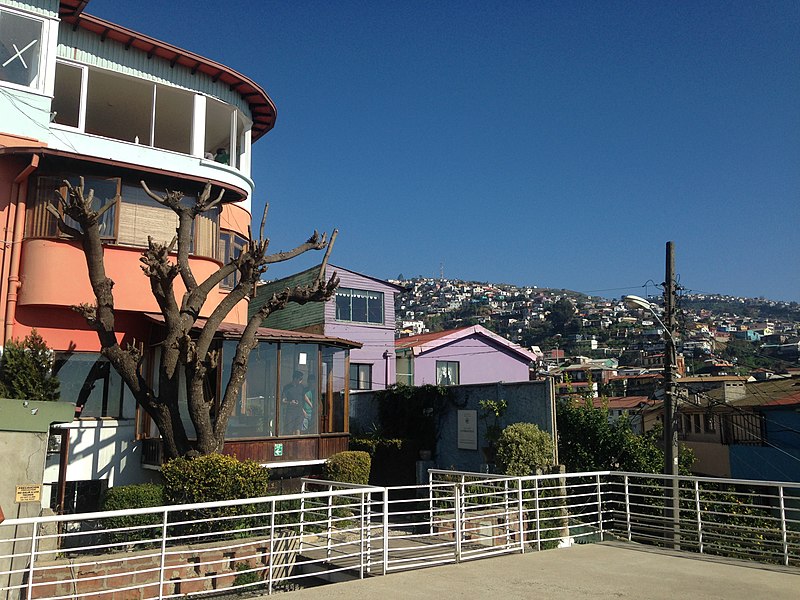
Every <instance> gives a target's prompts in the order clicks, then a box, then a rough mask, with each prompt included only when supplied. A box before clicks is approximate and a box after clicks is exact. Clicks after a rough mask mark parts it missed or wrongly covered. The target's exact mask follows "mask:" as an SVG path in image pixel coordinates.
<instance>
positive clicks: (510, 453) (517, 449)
mask: <svg viewBox="0 0 800 600" xmlns="http://www.w3.org/2000/svg"><path fill="white" fill-rule="evenodd" d="M552 462H553V440H552V439H551V437H550V434H549V433H547V432H544V431H542V430H541V429H539V428H538V427H537V426H536V425H534V424H533V423H514V424H513V425H509V426H508V427H506V428H505V429H503V431H502V433H501V434H500V438H499V439H498V440H497V465H498V466H499V467H500V469H501V470H502V472H503V473H504V474H506V475H511V476H513V477H525V476H526V475H530V474H532V473H533V472H534V471H535V470H536V469H542V468H545V467H549V466H550V465H551V464H552Z"/></svg>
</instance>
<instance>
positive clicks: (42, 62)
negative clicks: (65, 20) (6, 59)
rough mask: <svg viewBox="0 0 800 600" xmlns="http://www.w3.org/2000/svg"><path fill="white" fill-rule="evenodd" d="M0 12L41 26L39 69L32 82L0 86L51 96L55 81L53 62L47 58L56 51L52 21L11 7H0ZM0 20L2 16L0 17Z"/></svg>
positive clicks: (1, 84)
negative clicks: (35, 22)
mask: <svg viewBox="0 0 800 600" xmlns="http://www.w3.org/2000/svg"><path fill="white" fill-rule="evenodd" d="M0 12H5V13H8V14H12V15H16V16H18V17H21V18H24V19H31V20H32V21H39V22H40V23H41V24H42V30H41V31H42V32H41V37H40V39H39V43H40V44H41V47H40V49H39V69H38V71H37V75H36V79H35V80H34V82H33V83H32V84H31V85H22V84H19V83H13V82H11V81H5V80H0V86H3V87H8V88H12V89H15V90H23V91H26V92H33V93H36V94H42V95H49V96H52V95H53V80H54V79H55V77H54V75H55V62H54V61H53V62H51V61H48V57H50V56H53V55H55V50H56V43H57V40H56V36H55V35H54V32H55V31H57V28H55V27H52V26H51V23H52V22H53V21H54V19H52V18H47V17H43V16H42V15H37V14H34V13H31V12H28V11H24V10H18V9H15V8H12V7H11V6H6V5H5V4H2V5H0ZM0 19H2V15H0Z"/></svg>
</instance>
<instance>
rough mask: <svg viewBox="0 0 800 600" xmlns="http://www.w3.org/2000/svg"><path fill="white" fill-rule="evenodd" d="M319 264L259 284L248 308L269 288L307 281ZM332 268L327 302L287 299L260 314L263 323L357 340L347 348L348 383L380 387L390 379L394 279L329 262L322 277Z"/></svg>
mask: <svg viewBox="0 0 800 600" xmlns="http://www.w3.org/2000/svg"><path fill="white" fill-rule="evenodd" d="M319 269H320V265H317V266H315V267H312V268H310V269H307V270H305V271H303V272H302V273H297V274H296V275H292V276H290V277H285V278H283V279H277V280H275V281H269V282H266V283H264V284H262V285H259V286H258V288H257V289H256V295H255V297H254V298H253V299H252V300H251V301H250V307H249V310H250V314H251V315H252V314H255V312H256V311H258V309H259V308H261V306H263V305H264V303H265V302H267V301H268V300H269V299H270V297H271V296H272V294H274V293H276V292H280V291H281V290H284V289H286V288H287V287H293V286H296V285H304V284H308V283H311V282H312V281H313V280H314V278H315V277H316V276H317V274H318V273H319ZM334 272H336V273H337V274H338V276H339V279H340V283H339V288H338V289H337V290H336V296H335V297H334V298H331V299H330V300H329V301H328V302H326V303H324V304H323V303H319V302H316V303H310V304H304V305H302V306H301V305H299V304H290V305H289V306H287V307H286V308H285V309H284V310H282V311H280V312H277V313H273V314H272V315H270V316H269V317H268V318H267V319H265V320H264V323H263V325H264V327H272V328H276V329H283V330H292V331H304V332H307V333H314V334H317V335H324V336H330V337H334V338H337V339H347V340H352V341H354V342H357V343H359V344H361V347H360V348H358V349H353V350H351V351H350V360H349V363H348V366H347V372H348V378H349V389H350V390H351V391H359V390H383V389H386V387H387V386H389V385H392V384H393V383H394V382H395V355H394V331H395V294H398V293H399V292H401V291H402V290H403V288H402V287H401V286H399V285H395V284H393V283H388V282H386V281H382V280H380V279H377V278H375V277H371V276H369V275H363V274H361V273H357V272H356V271H352V270H350V269H345V268H344V267H338V266H336V265H332V264H328V265H326V267H325V277H326V279H327V278H329V277H331V275H333V273H334Z"/></svg>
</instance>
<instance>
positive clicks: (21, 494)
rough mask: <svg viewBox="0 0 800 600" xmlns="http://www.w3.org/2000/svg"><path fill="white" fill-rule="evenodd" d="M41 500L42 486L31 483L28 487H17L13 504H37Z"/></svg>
mask: <svg viewBox="0 0 800 600" xmlns="http://www.w3.org/2000/svg"><path fill="white" fill-rule="evenodd" d="M41 498H42V486H40V485H39V484H36V483H33V484H29V485H18V486H17V494H16V497H15V499H14V502H17V503H22V502H39V501H40V500H41Z"/></svg>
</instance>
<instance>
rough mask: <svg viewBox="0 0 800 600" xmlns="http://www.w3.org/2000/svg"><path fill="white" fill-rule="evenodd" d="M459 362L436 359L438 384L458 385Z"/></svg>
mask: <svg viewBox="0 0 800 600" xmlns="http://www.w3.org/2000/svg"><path fill="white" fill-rule="evenodd" d="M458 379H459V377H458V362H456V361H444V360H437V361H436V385H458V383H459V381H458Z"/></svg>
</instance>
